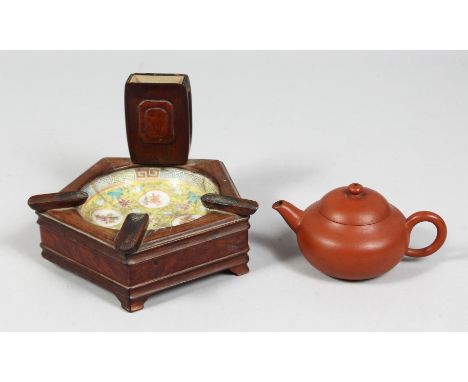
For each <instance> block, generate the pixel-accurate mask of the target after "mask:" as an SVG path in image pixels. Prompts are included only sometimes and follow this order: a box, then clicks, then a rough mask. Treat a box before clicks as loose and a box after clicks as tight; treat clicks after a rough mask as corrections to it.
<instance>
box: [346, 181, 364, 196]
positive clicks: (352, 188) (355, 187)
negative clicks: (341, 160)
mask: <svg viewBox="0 0 468 382" xmlns="http://www.w3.org/2000/svg"><path fill="white" fill-rule="evenodd" d="M363 190H364V187H363V186H362V185H360V184H359V183H351V184H350V185H349V186H348V191H349V192H350V193H351V194H353V195H359V194H361V193H362V191H363Z"/></svg>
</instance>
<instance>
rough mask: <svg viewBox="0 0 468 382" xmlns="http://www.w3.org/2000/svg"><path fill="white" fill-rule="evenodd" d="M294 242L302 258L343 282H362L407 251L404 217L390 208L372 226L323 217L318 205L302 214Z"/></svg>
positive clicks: (391, 263)
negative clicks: (344, 222) (386, 214)
mask: <svg viewBox="0 0 468 382" xmlns="http://www.w3.org/2000/svg"><path fill="white" fill-rule="evenodd" d="M304 212H305V213H304V218H303V220H302V222H301V225H300V227H299V228H298V230H297V241H298V244H299V247H300V250H301V252H302V254H303V255H304V257H305V258H306V259H307V260H308V261H309V262H310V263H311V264H312V265H313V266H314V267H316V268H317V269H318V270H320V271H321V272H323V273H325V274H327V275H329V276H331V277H334V278H338V279H343V280H366V279H371V278H374V277H377V276H380V275H381V274H383V273H385V272H387V271H389V270H390V269H392V268H393V267H394V266H395V265H397V264H398V263H399V262H400V260H401V259H402V257H403V256H405V253H406V251H407V249H408V245H409V233H408V230H407V228H406V218H405V217H404V216H403V214H402V213H401V212H400V211H399V210H398V209H397V208H395V207H394V206H391V205H390V214H389V215H388V216H387V217H386V218H385V219H383V220H381V221H379V222H377V223H375V224H367V225H354V226H350V225H345V224H341V223H337V222H334V221H331V220H329V219H327V218H325V217H324V216H323V215H322V214H321V213H320V211H319V207H318V203H314V204H312V205H311V206H310V207H308V208H307V209H306V210H305V211H304Z"/></svg>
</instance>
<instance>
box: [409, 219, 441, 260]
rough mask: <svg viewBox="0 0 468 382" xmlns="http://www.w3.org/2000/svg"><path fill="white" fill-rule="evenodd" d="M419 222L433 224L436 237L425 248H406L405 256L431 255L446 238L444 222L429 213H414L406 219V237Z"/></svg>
mask: <svg viewBox="0 0 468 382" xmlns="http://www.w3.org/2000/svg"><path fill="white" fill-rule="evenodd" d="M421 222H430V223H432V224H434V225H435V226H436V228H437V236H436V238H435V239H434V241H433V242H432V244H430V245H428V246H427V247H424V248H418V249H414V248H408V250H407V251H406V255H407V256H411V257H424V256H429V255H432V254H433V253H434V252H436V251H437V250H438V249H439V248H440V247H442V244H444V242H445V239H446V238H447V226H446V224H445V222H444V219H442V218H441V217H440V216H439V215H437V214H435V213H434V212H430V211H420V212H416V213H414V214H413V215H411V216H410V217H409V218H408V219H406V229H407V230H408V236H409V235H411V231H412V230H413V228H414V226H415V225H416V224H418V223H421Z"/></svg>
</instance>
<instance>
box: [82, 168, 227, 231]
mask: <svg viewBox="0 0 468 382" xmlns="http://www.w3.org/2000/svg"><path fill="white" fill-rule="evenodd" d="M82 191H85V192H86V193H87V194H88V200H87V201H86V203H84V204H83V205H82V206H80V207H78V211H79V213H80V214H81V216H83V218H85V219H86V220H87V221H89V222H91V223H93V224H96V225H99V226H101V227H107V228H112V229H119V228H120V227H121V226H122V223H123V221H124V220H125V217H126V216H127V215H128V214H129V213H131V212H135V213H147V214H148V215H149V218H150V220H149V225H148V229H160V228H165V227H171V226H176V225H179V224H183V223H187V222H190V221H192V220H195V219H198V218H200V217H202V216H203V215H205V214H206V213H207V210H206V208H205V207H204V206H203V204H202V203H201V201H200V197H201V196H202V195H204V194H207V193H219V191H218V187H217V186H216V185H215V184H214V183H213V181H211V180H210V179H208V178H207V177H205V176H203V175H200V174H197V173H193V172H190V171H187V170H182V169H178V168H171V167H161V168H158V167H138V168H132V169H127V170H121V171H116V172H113V173H111V174H108V175H104V176H101V177H99V178H96V179H94V180H93V181H92V182H90V183H88V184H87V185H86V186H84V187H83V188H82Z"/></svg>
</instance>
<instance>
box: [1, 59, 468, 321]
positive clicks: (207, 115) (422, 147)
mask: <svg viewBox="0 0 468 382" xmlns="http://www.w3.org/2000/svg"><path fill="white" fill-rule="evenodd" d="M467 68H468V54H467V53H463V52H402V53H399V52H374V53H370V52H312V53H305V52H304V53H303V52H283V53H271V52H262V53H260V52H229V53H226V52H208V53H205V52H125V53H111V52H110V53H99V52H94V53H82V52H75V53H47V52H39V53H8V52H2V53H0V81H1V82H0V83H1V86H0V129H1V132H2V140H1V142H0V155H1V159H2V161H1V163H2V169H3V173H4V177H3V179H2V182H1V184H2V187H1V189H2V191H1V195H2V200H3V219H2V223H0V224H1V230H0V231H1V233H0V235H1V236H0V258H1V259H2V267H1V270H0V276H1V278H0V279H1V280H2V282H1V283H2V292H3V301H2V304H1V306H0V329H2V330H466V329H468V299H467V295H468V277H467V276H466V270H465V268H466V267H467V265H468V237H467V223H466V220H465V214H466V212H465V211H468V196H467V191H466V189H467V185H468V184H467V183H468V181H467V180H466V176H465V173H466V172H465V171H464V166H465V164H466V163H467V160H468V150H467V149H468V140H467V127H468V108H467V107H466V105H467V104H468V75H467ZM132 72H183V73H187V74H189V76H190V80H191V84H192V90H193V112H194V136H193V142H192V149H191V154H190V157H191V158H213V159H220V160H222V161H223V162H224V163H225V165H226V167H227V168H228V170H229V171H230V174H231V176H232V178H233V180H234V181H235V183H236V185H237V187H238V189H239V191H240V193H241V195H242V196H244V197H246V198H251V199H255V200H257V201H258V202H259V203H260V205H261V207H260V209H259V211H258V212H257V214H256V215H254V216H253V217H252V219H251V224H252V228H251V231H250V246H251V251H250V255H251V262H250V268H251V272H250V273H249V274H248V275H245V276H242V277H235V276H231V275H227V274H218V275H214V276H210V277H207V278H204V279H202V280H199V281H195V282H192V283H188V284H186V285H184V286H180V287H177V288H173V289H170V290H168V291H165V292H162V293H160V294H158V295H156V296H154V297H152V298H150V299H149V300H148V301H147V302H146V304H145V309H144V310H143V311H141V312H138V313H135V314H128V313H126V312H125V311H123V310H122V309H121V307H120V304H119V302H118V300H117V299H116V298H115V297H114V296H113V295H112V294H111V293H109V292H107V291H105V290H103V289H101V288H99V287H97V286H95V285H94V284H91V283H89V282H88V281H86V280H83V279H81V278H79V277H77V276H75V275H73V274H71V273H69V272H67V271H64V270H62V269H61V268H59V267H57V266H55V265H54V264H51V263H49V262H47V261H45V260H43V259H42V258H41V256H40V248H39V230H38V226H37V225H36V223H35V221H36V217H35V215H34V213H33V211H32V210H30V209H29V208H28V207H27V205H26V200H27V198H28V197H29V196H30V195H33V194H39V193H46V192H54V191H57V190H59V189H60V188H62V187H63V186H65V185H66V184H67V183H69V182H70V181H71V180H73V179H74V178H76V177H77V176H78V175H80V174H81V173H82V172H83V171H84V170H85V169H86V168H88V167H89V166H90V165H92V164H93V163H95V162H96V161H97V160H98V159H100V158H102V157H104V156H128V151H127V144H126V136H125V124H124V112H123V86H124V83H125V80H126V78H127V76H128V74H129V73H132ZM355 181H356V182H360V183H362V184H364V185H365V186H369V187H371V188H374V189H375V190H377V191H379V192H381V193H382V194H383V195H384V196H386V197H387V199H388V200H389V201H390V202H391V203H393V204H394V205H396V206H397V207H398V208H400V209H401V211H402V212H403V213H404V214H405V215H409V214H411V213H412V212H414V211H417V210H423V209H428V210H432V211H434V212H436V213H438V214H440V215H441V216H443V217H444V219H445V220H446V222H447V225H448V231H449V234H448V239H447V242H446V244H445V246H444V247H443V248H442V249H441V250H440V251H439V252H437V253H436V254H434V255H433V256H430V257H427V258H424V259H416V260H412V259H411V260H404V261H402V263H401V264H399V265H398V266H397V267H396V268H394V269H393V270H392V271H390V272H389V273H387V274H385V275H384V276H382V277H380V278H378V279H375V280H371V281H366V282H357V283H350V282H342V281H337V280H334V279H331V278H329V277H327V276H325V275H322V274H321V273H320V272H318V271H317V270H315V269H314V268H312V267H311V266H310V265H309V264H308V263H307V261H306V260H305V259H304V258H303V257H302V256H301V255H300V253H299V251H298V248H297V245H296V242H295V238H294V235H293V233H292V232H291V231H290V230H289V228H288V227H287V225H286V224H285V223H284V222H283V220H282V219H281V217H280V216H279V215H278V214H277V213H276V212H275V211H273V210H272V209H271V204H272V203H273V202H274V201H276V200H278V199H286V200H288V201H291V202H293V203H294V204H296V205H298V206H299V207H303V208H305V207H306V206H307V205H308V204H310V203H312V202H313V201H315V200H317V199H318V198H320V197H321V196H322V195H323V194H324V193H326V192H327V191H329V190H330V189H332V188H335V187H338V186H343V185H347V184H349V183H351V182H355ZM434 231H435V230H434V229H433V227H432V226H430V225H429V224H421V225H420V226H418V227H417V228H416V229H415V230H414V233H413V238H412V245H413V246H417V247H420V246H424V245H426V244H428V243H429V242H430V241H432V238H433V235H434Z"/></svg>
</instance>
